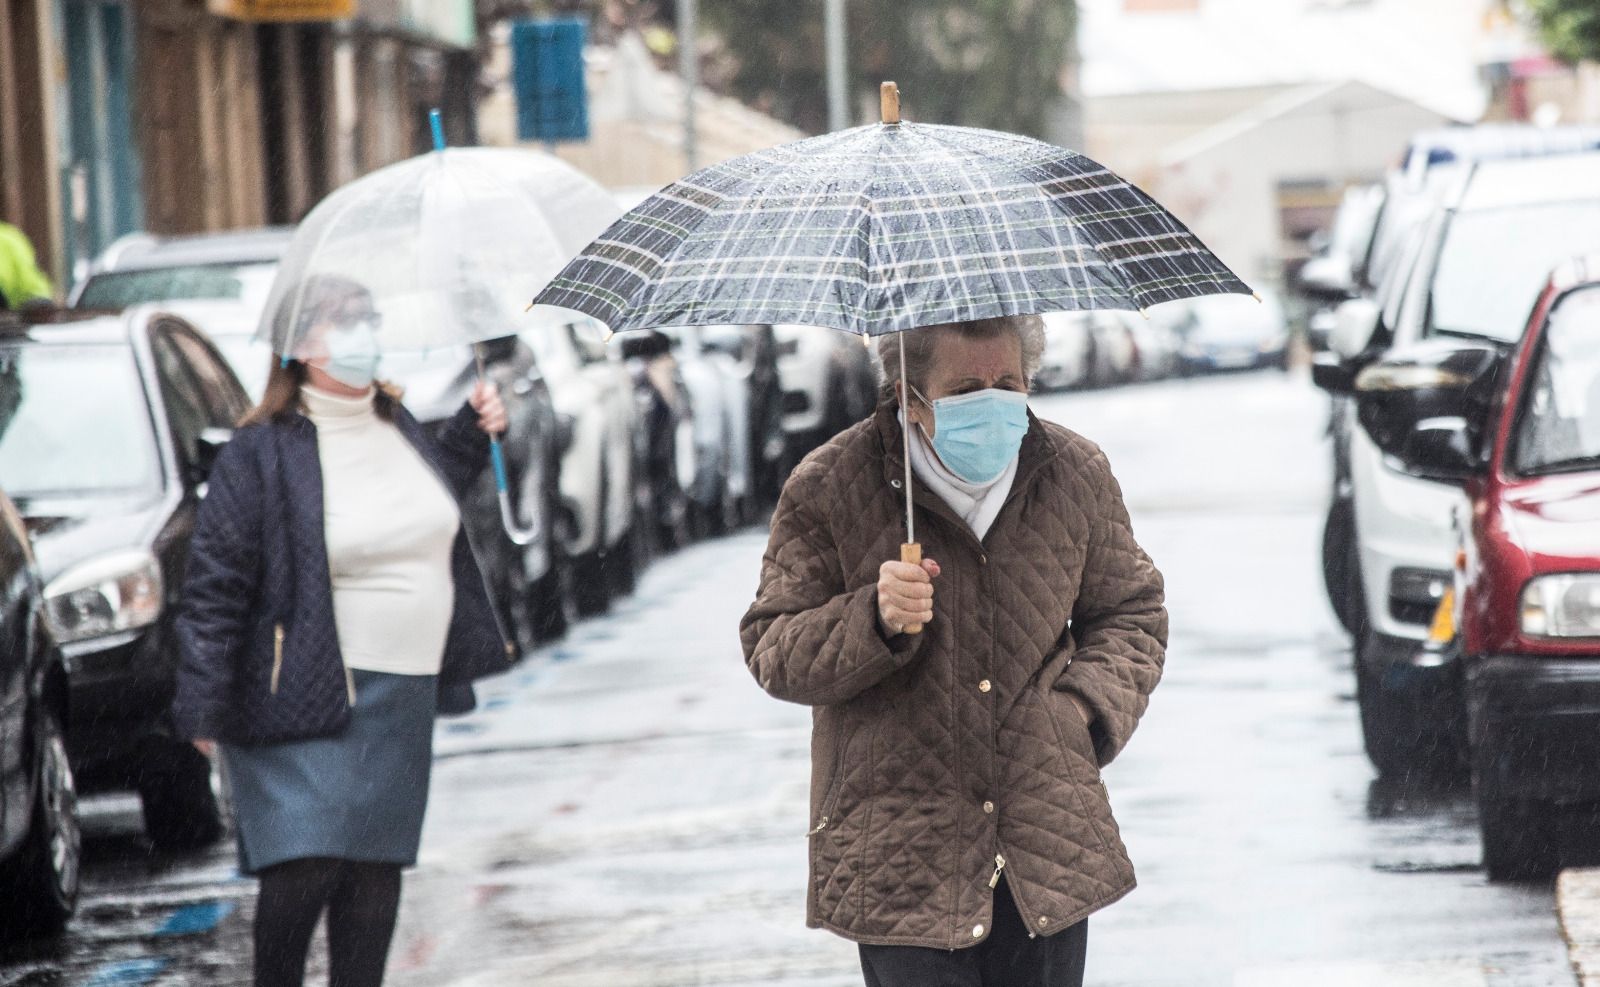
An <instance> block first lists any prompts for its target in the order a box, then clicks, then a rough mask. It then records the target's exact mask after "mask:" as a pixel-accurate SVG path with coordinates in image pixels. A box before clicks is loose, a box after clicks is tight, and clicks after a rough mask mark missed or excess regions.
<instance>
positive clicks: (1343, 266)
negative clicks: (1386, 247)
mask: <svg viewBox="0 0 1600 987" xmlns="http://www.w3.org/2000/svg"><path fill="white" fill-rule="evenodd" d="M1384 194H1385V192H1384V187H1383V186H1382V185H1354V186H1351V187H1350V188H1348V189H1346V190H1345V192H1344V197H1343V198H1341V199H1340V200H1339V209H1338V211H1337V212H1336V213H1334V218H1333V225H1332V226H1331V227H1330V228H1329V230H1328V235H1327V241H1326V242H1325V243H1324V244H1323V246H1322V248H1321V249H1320V250H1319V251H1318V252H1317V254H1316V255H1315V256H1313V257H1312V258H1311V259H1310V260H1308V261H1306V263H1305V264H1304V265H1302V266H1301V268H1300V271H1299V273H1298V275H1297V276H1296V282H1297V285H1298V288H1299V290H1300V293H1301V294H1302V295H1304V296H1305V297H1306V300H1307V302H1308V308H1309V315H1308V316H1307V319H1306V342H1307V344H1308V345H1309V346H1310V347H1311V349H1312V350H1313V351H1314V352H1315V351H1320V350H1325V349H1327V348H1328V336H1329V335H1330V333H1331V332H1332V330H1333V325H1334V310H1335V309H1336V308H1337V307H1338V306H1339V304H1340V303H1342V302H1344V301H1346V300H1348V299H1351V298H1355V297H1357V296H1359V295H1360V294H1361V285H1360V266H1361V262H1362V259H1363V258H1364V257H1365V256H1366V253H1367V247H1368V245H1369V244H1370V243H1371V242H1372V236H1373V233H1374V231H1375V230H1376V229H1377V225H1378V214H1379V212H1380V211H1381V210H1382V209H1383V200H1384Z"/></svg>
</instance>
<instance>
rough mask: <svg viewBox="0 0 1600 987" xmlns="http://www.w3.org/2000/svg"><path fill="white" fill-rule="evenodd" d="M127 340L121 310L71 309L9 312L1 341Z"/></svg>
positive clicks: (1, 326)
mask: <svg viewBox="0 0 1600 987" xmlns="http://www.w3.org/2000/svg"><path fill="white" fill-rule="evenodd" d="M17 341H23V342H32V343H51V344H58V343H59V344H72V343H125V342H127V341H128V323H127V320H126V319H125V318H124V317H123V316H122V314H120V313H111V312H75V311H71V310H68V309H55V310H46V311H44V312H21V313H6V315H5V317H4V318H0V344H5V343H13V342H17Z"/></svg>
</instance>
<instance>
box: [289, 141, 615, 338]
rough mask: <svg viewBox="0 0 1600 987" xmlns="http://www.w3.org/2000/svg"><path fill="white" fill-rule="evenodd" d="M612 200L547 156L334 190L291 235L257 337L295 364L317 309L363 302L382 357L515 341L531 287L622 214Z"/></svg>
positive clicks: (432, 168)
mask: <svg viewBox="0 0 1600 987" xmlns="http://www.w3.org/2000/svg"><path fill="white" fill-rule="evenodd" d="M621 211H622V210H621V209H620V208H619V207H618V206H617V204H616V202H615V200H614V199H612V197H611V195H610V194H609V193H607V192H606V191H605V189H603V188H601V187H600V186H599V185H597V184H595V183H594V182H593V181H591V180H590V179H589V178H587V177H586V176H584V175H583V174H582V173H581V172H579V171H577V170H576V169H574V168H572V167H571V166H569V165H567V164H565V163H564V162H562V161H560V160H558V159H556V158H553V157H551V156H549V155H546V154H542V153H539V152H535V151H523V150H510V149H500V148H450V149H448V150H438V151H434V152H432V153H429V154H425V155H422V156H420V157H416V158H411V159H409V160H407V161H402V162H400V163H398V164H394V165H390V166H388V167H386V168H382V169H379V170H378V171H375V172H373V173H372V174H370V175H367V176H365V177H363V178H360V179H357V180H356V181H354V182H351V183H350V184H348V185H345V186H342V187H341V188H339V189H337V190H336V191H334V192H333V193H332V194H331V195H329V196H328V197H327V198H325V199H324V200H322V202H321V203H319V204H318V205H317V207H316V208H315V209H313V210H312V211H311V213H310V215H308V216H307V217H306V218H305V220H304V222H302V223H301V224H300V226H299V228H298V229H297V230H296V231H295V235H294V239H293V240H292V241H291V242H290V244H289V247H288V249H287V251H286V252H285V254H284V258H283V261H282V263H281V264H280V266H279V268H278V274H277V278H276V279H275V280H274V282H273V286H272V290H271V292H270V293H269V295H268V298H267V304H266V308H265V309H264V311H263V312H262V316H261V322H260V325H259V327H258V329H257V335H258V337H259V338H261V339H263V340H266V341H267V342H269V343H271V344H272V348H273V350H274V351H275V352H278V353H282V354H284V355H286V356H303V355H306V354H304V353H302V352H301V344H302V343H303V342H304V341H305V335H306V333H307V331H308V330H309V329H310V325H309V324H308V320H309V318H310V317H311V316H312V314H313V313H314V310H315V309H316V307H317V304H318V302H319V300H321V299H325V298H327V297H329V296H330V294H331V295H333V296H337V295H339V294H341V293H343V292H345V291H346V290H348V289H349V288H351V287H352V286H354V287H358V288H363V289H365V290H366V291H367V292H369V293H370V295H371V298H372V304H373V306H374V308H376V310H377V312H378V314H379V315H380V316H381V317H382V325H381V329H380V330H379V339H380V341H381V343H382V346H383V348H384V349H385V350H420V349H433V348H442V347H447V346H456V345H461V344H466V343H475V342H481V341H483V340H485V339H494V338H497V337H501V336H506V335H510V334H511V333H513V332H515V331H516V328H515V321H514V320H515V318H516V316H517V315H518V314H519V313H520V311H521V309H522V307H523V305H524V303H525V302H526V300H527V286H528V285H529V284H530V283H539V282H540V281H543V280H545V279H548V278H550V277H552V276H554V275H555V274H556V272H558V271H559V270H560V269H561V267H562V266H563V265H564V264H566V263H567V261H569V260H570V259H571V258H572V257H573V256H574V255H576V254H577V253H578V251H579V250H580V249H582V247H583V245H584V244H586V243H588V242H589V241H590V240H591V239H593V238H594V237H595V236H596V235H597V234H598V233H600V232H601V231H603V230H604V229H605V228H606V227H607V226H610V225H611V224H612V223H613V222H614V221H615V220H616V218H617V217H618V215H620V214H621Z"/></svg>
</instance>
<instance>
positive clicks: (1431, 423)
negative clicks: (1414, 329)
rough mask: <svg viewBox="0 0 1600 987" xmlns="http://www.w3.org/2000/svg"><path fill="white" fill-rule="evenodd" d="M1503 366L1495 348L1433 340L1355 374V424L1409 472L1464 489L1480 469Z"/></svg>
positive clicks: (1502, 356)
mask: <svg viewBox="0 0 1600 987" xmlns="http://www.w3.org/2000/svg"><path fill="white" fill-rule="evenodd" d="M1503 363H1504V351H1503V350H1502V349H1501V348H1500V347H1498V346H1496V345H1494V344H1492V343H1488V342H1483V343H1469V342H1465V341H1463V340H1460V339H1431V340H1426V341H1424V342H1421V343H1418V344H1416V345H1415V346H1410V347H1407V348H1405V349H1404V350H1401V351H1397V352H1394V353H1391V354H1390V355H1389V356H1388V357H1386V358H1385V359H1384V360H1382V361H1380V362H1377V363H1374V364H1372V365H1370V366H1368V367H1366V368H1365V369H1363V370H1362V371H1361V372H1360V373H1358V374H1356V376H1355V384H1354V393H1355V398H1356V417H1357V419H1358V420H1359V421H1360V422H1361V427H1362V428H1363V429H1364V430H1365V431H1366V433H1367V434H1368V435H1369V436H1371V438H1372V441H1373V442H1374V443H1375V444H1376V445H1377V446H1378V448H1379V449H1381V450H1383V452H1385V453H1386V454H1388V455H1390V456H1393V457H1394V458H1395V459H1397V460H1399V461H1400V464H1401V465H1402V466H1403V467H1404V468H1405V469H1406V470H1407V471H1409V472H1412V473H1414V474H1416V475H1418V476H1422V477H1426V478H1428V479H1435V480H1445V481H1450V482H1459V481H1461V480H1464V479H1466V477H1467V476H1469V475H1471V474H1472V473H1473V472H1475V471H1476V470H1477V468H1478V464H1479V460H1480V457H1479V455H1478V450H1479V448H1480V445H1481V437H1482V435H1483V432H1484V427H1485V424H1486V420H1487V418H1488V413H1489V408H1490V407H1491V406H1492V404H1493V403H1494V398H1495V394H1496V390H1497V388H1498V384H1499V378H1500V373H1499V371H1500V368H1501V366H1502V365H1503Z"/></svg>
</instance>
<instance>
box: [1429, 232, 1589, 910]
mask: <svg viewBox="0 0 1600 987" xmlns="http://www.w3.org/2000/svg"><path fill="white" fill-rule="evenodd" d="M1490 376H1492V377H1493V379H1494V386H1493V391H1494V397H1493V399H1492V401H1491V402H1490V403H1489V404H1488V406H1487V409H1486V414H1484V416H1483V418H1482V419H1481V424H1476V427H1474V425H1475V423H1474V422H1473V421H1472V420H1471V419H1470V417H1466V416H1464V417H1463V418H1460V419H1457V420H1455V421H1450V420H1444V419H1440V418H1437V417H1435V418H1432V419H1423V420H1418V421H1417V422H1416V423H1415V426H1414V431H1413V436H1414V439H1413V442H1412V443H1411V449H1412V452H1413V454H1414V455H1416V456H1418V457H1419V458H1420V459H1422V460H1432V462H1433V464H1434V465H1435V466H1443V465H1447V464H1448V462H1449V461H1450V460H1451V459H1452V458H1453V457H1459V463H1458V466H1459V467H1460V468H1461V470H1462V474H1463V479H1464V481H1465V489H1466V493H1467V502H1468V504H1469V505H1470V508H1469V510H1468V511H1466V512H1464V513H1463V514H1461V515H1460V516H1458V517H1457V519H1456V528H1457V531H1458V533H1459V536H1460V539H1461V550H1460V552H1459V553H1458V555H1457V560H1456V561H1457V573H1456V580H1455V582H1456V586H1455V590H1454V591H1453V592H1452V593H1450V594H1448V595H1447V598H1446V600H1445V601H1444V602H1443V603H1441V606H1440V611H1439V613H1438V615H1437V617H1436V619H1435V624H1434V628H1433V635H1432V637H1433V639H1434V641H1435V642H1436V644H1437V645H1438V646H1439V647H1442V648H1446V649H1449V650H1451V651H1453V652H1455V655H1454V656H1453V657H1457V658H1459V661H1460V667H1461V670H1462V673H1463V679H1464V683H1465V690H1464V694H1465V697H1466V706H1467V710H1466V720H1467V732H1468V738H1469V743H1470V747H1471V753H1472V773H1473V788H1474V791H1475V794H1476V797H1477V801H1478V806H1479V819H1480V826H1481V828H1482V833H1483V852H1484V863H1485V865H1486V867H1487V869H1488V872H1489V876H1490V878H1491V879H1495V880H1500V879H1507V878H1523V877H1538V876H1544V875H1547V874H1548V873H1549V872H1550V871H1551V870H1553V869H1554V868H1555V867H1557V866H1559V865H1561V864H1563V863H1564V861H1563V860H1562V854H1563V848H1562V845H1561V844H1562V836H1561V834H1560V833H1559V832H1558V831H1557V829H1556V823H1557V821H1558V820H1561V819H1564V818H1566V817H1568V816H1569V815H1570V816H1571V817H1572V818H1574V819H1576V818H1578V816H1577V814H1570V813H1567V812H1566V811H1565V810H1566V809H1569V808H1582V809H1586V810H1589V811H1590V812H1593V811H1594V810H1595V808H1596V807H1597V806H1600V256H1595V257H1590V258H1588V259H1586V260H1581V261H1575V262H1573V263H1571V264H1569V265H1567V266H1565V267H1563V268H1562V269H1560V270H1558V271H1557V272H1556V273H1555V274H1554V275H1553V276H1552V277H1551V278H1550V280H1549V281H1548V283H1547V284H1546V286H1545V288H1544V290H1543V292H1542V293H1541V294H1540V296H1539V300H1538V302H1537V303H1536V304H1535V306H1534V309H1533V314H1532V316H1531V318H1530V320H1529V323H1528V329H1527V332H1526V333H1525V334H1524V336H1523V339H1522V342H1521V343H1520V344H1519V345H1517V346H1516V347H1515V348H1514V349H1513V350H1511V351H1510V352H1509V353H1508V354H1506V355H1505V356H1504V357H1503V358H1502V359H1501V360H1499V361H1497V365H1496V366H1495V368H1494V369H1493V370H1492V371H1490ZM1430 432H1431V434H1429V433H1430ZM1416 436H1421V437H1422V440H1421V441H1418V440H1417V439H1416V438H1415V437H1416ZM1585 841H1586V842H1590V843H1593V842H1594V841H1593V839H1592V836H1590V837H1586V838H1585Z"/></svg>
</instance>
